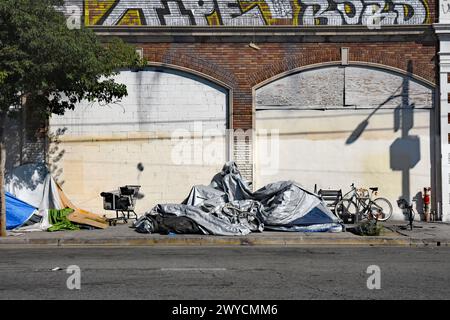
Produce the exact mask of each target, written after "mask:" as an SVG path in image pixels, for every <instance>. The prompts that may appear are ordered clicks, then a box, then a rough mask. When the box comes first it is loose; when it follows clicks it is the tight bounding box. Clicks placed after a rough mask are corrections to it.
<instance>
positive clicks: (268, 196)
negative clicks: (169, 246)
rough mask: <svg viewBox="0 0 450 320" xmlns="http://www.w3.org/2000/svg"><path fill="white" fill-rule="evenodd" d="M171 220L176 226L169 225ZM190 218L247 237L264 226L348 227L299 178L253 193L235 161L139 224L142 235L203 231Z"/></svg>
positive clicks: (207, 229) (216, 231)
mask: <svg viewBox="0 0 450 320" xmlns="http://www.w3.org/2000/svg"><path fill="white" fill-rule="evenodd" d="M168 218H171V221H170V226H164V224H165V222H164V221H167V219H168ZM182 218H183V219H182ZM186 218H189V219H190V220H191V221H192V222H194V223H195V224H196V225H197V227H198V230H199V231H201V232H202V233H203V234H211V235H247V234H249V233H251V232H262V231H263V230H264V229H268V230H279V231H297V232H298V231H303V232H341V231H343V225H342V223H341V221H340V219H339V218H337V217H336V216H335V215H333V213H332V212H331V211H330V210H329V209H328V208H327V206H326V204H325V203H324V202H323V201H322V200H321V199H320V198H319V197H318V196H317V195H315V194H314V193H312V192H309V191H307V190H305V189H303V188H301V187H300V186H299V185H298V184H296V183H295V182H292V181H281V182H276V183H272V184H269V185H267V186H265V187H263V188H261V189H259V190H257V191H256V192H252V191H251V189H250V187H249V183H248V181H246V180H245V179H244V178H243V177H242V175H241V173H240V172H239V170H238V168H237V165H236V163H235V162H234V161H231V162H228V163H226V164H225V165H224V167H223V169H222V172H220V173H218V174H216V175H215V176H214V177H213V179H212V181H211V183H210V185H209V186H195V187H193V188H192V190H191V192H190V194H189V196H188V197H187V198H186V200H184V201H183V202H182V204H159V205H157V206H155V207H154V208H153V209H152V210H151V211H150V212H148V213H146V214H145V215H144V216H143V217H141V218H140V219H138V220H137V221H136V222H135V224H134V227H135V228H136V231H137V232H141V233H154V232H156V233H159V232H167V231H168V230H169V231H172V232H177V229H178V231H179V232H178V233H189V232H190V231H192V230H195V231H197V227H192V229H191V230H187V229H185V228H183V227H182V224H186V222H187V221H186ZM161 222H162V224H163V226H161ZM178 224H179V225H178ZM178 227H180V228H178ZM181 231H183V232H181Z"/></svg>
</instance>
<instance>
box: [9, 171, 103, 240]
mask: <svg viewBox="0 0 450 320" xmlns="http://www.w3.org/2000/svg"><path fill="white" fill-rule="evenodd" d="M5 180H6V183H5V200H6V201H5V202H6V229H7V230H13V231H15V232H29V231H60V230H80V229H92V228H98V229H105V228H107V227H108V226H109V224H108V223H107V221H106V219H105V218H103V217H101V216H99V215H97V214H94V213H91V212H88V211H85V210H82V209H80V208H78V207H77V206H75V205H74V204H73V203H72V202H71V201H70V200H69V198H68V197H67V196H66V194H65V193H64V192H63V190H62V189H61V187H60V186H59V185H58V184H57V183H56V181H55V179H54V178H53V177H52V175H51V174H50V172H49V170H48V169H47V167H46V166H45V164H27V165H23V166H20V167H17V168H15V169H13V170H12V172H10V173H9V174H8V175H6V177H5Z"/></svg>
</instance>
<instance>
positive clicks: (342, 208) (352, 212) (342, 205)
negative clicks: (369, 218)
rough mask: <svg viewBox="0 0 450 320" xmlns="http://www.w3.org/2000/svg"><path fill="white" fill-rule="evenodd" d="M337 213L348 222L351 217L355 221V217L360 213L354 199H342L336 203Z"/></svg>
mask: <svg viewBox="0 0 450 320" xmlns="http://www.w3.org/2000/svg"><path fill="white" fill-rule="evenodd" d="M335 214H336V215H337V216H338V217H339V218H341V219H342V220H344V222H348V220H349V219H351V220H352V221H355V217H356V215H357V214H358V206H357V205H356V203H354V202H353V201H352V200H349V199H342V200H341V201H339V202H338V203H337V205H336V208H335Z"/></svg>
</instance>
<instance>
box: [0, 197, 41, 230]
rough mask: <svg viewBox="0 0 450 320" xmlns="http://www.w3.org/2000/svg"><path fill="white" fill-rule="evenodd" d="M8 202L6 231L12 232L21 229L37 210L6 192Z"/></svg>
mask: <svg viewBox="0 0 450 320" xmlns="http://www.w3.org/2000/svg"><path fill="white" fill-rule="evenodd" d="M5 196H6V197H5V200H6V229H7V230H12V229H14V228H17V227H20V226H21V225H23V224H24V223H25V222H27V220H28V219H30V217H31V216H32V215H33V214H34V212H35V211H36V208H35V207H33V206H30V205H29V204H28V203H26V202H23V201H21V200H19V199H17V198H15V197H14V196H13V195H12V194H10V193H8V192H5Z"/></svg>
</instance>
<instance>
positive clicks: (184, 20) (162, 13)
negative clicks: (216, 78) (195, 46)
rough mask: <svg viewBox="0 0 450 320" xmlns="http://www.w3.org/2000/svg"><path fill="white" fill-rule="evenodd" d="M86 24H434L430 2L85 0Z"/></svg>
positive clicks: (397, 0)
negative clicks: (376, 20) (375, 18)
mask: <svg viewBox="0 0 450 320" xmlns="http://www.w3.org/2000/svg"><path fill="white" fill-rule="evenodd" d="M83 1H84V23H85V25H87V26H94V25H103V26H116V25H128V26H141V25H148V26H215V25H223V26H265V25H294V26H296V25H304V26H314V25H330V26H341V25H368V24H371V23H372V21H373V19H374V17H377V19H378V22H379V24H380V25H409V24H427V23H430V20H431V18H430V10H429V6H428V1H427V0H83Z"/></svg>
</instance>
